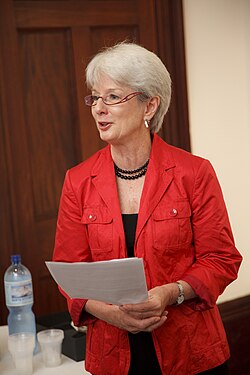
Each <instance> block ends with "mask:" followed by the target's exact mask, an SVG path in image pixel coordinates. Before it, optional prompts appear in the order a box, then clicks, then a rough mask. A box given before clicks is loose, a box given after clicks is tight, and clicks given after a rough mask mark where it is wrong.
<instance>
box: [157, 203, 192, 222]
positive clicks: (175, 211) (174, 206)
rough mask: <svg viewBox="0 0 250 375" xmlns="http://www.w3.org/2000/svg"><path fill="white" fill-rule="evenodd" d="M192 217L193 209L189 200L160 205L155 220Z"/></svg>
mask: <svg viewBox="0 0 250 375" xmlns="http://www.w3.org/2000/svg"><path fill="white" fill-rule="evenodd" d="M190 216H191V208H190V205H189V202H188V201H187V200H185V201H173V202H168V203H167V204H166V203H164V204H162V205H161V204H160V205H159V206H157V207H156V209H155V211H154V213H153V219H154V220H156V221H161V220H173V219H182V218H187V217H190Z"/></svg>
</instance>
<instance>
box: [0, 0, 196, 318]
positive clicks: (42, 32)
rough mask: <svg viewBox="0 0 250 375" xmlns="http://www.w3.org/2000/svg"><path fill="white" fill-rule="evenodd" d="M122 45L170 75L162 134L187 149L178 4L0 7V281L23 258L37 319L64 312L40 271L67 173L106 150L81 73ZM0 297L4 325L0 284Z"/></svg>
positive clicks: (24, 3) (135, 1)
mask: <svg viewBox="0 0 250 375" xmlns="http://www.w3.org/2000/svg"><path fill="white" fill-rule="evenodd" d="M124 39H128V40H133V41H138V42H139V43H141V44H142V45H144V46H145V47H147V48H149V49H151V50H153V51H155V52H156V53H158V54H160V56H161V57H162V59H163V61H165V63H166V64H167V66H168V67H169V69H170V72H171V70H172V72H171V74H172V78H173V81H174V82H175V81H176V87H177V86H178V88H179V90H180V91H179V92H178V96H177V95H174V98H173V102H172V103H173V104H172V108H171V113H170V115H169V118H168V120H167V123H168V124H167V125H168V128H169V132H163V133H162V135H163V137H164V138H166V139H168V140H169V141H170V142H171V143H173V144H176V145H178V146H180V147H183V148H187V149H188V148H189V137H188V120H187V119H188V115H187V100H186V86H185V85H186V81H185V59H184V49H183V29H182V8H181V1H171V0H170V1H164V0H158V1H157V0H123V1H122V0H116V1H108V0H102V1H101V0H99V1H97V0H92V1H85V0H60V1H58V0H57V1H54V0H50V1H41V0H40V1H34V0H33V1H31V0H1V2H0V45H1V47H0V48H1V49H0V78H1V86H0V91H1V102H0V103H1V104H0V105H1V107H0V111H1V113H0V137H1V139H0V146H1V147H0V158H1V159H0V160H1V163H0V173H1V184H0V204H1V210H0V225H1V229H0V233H1V236H0V254H1V256H0V260H1V263H0V276H1V279H3V273H4V271H5V269H6V268H7V267H8V265H9V262H10V261H9V258H10V255H11V254H12V253H21V255H22V259H23V263H24V264H25V265H26V266H27V267H28V268H29V269H30V271H31V273H32V276H33V285H34V297H35V304H34V311H35V314H36V315H37V316H42V315H45V314H49V313H53V312H59V311H63V310H66V304H65V300H64V299H63V298H62V297H61V296H60V294H59V292H58V290H57V287H56V285H55V283H54V281H53V280H52V279H51V277H50V275H49V273H48V271H47V269H46V266H45V263H44V262H45V260H49V259H51V256H52V252H53V244H54V235H55V226H56V218H57V209H58V203H59V197H60V193H61V187H62V183H63V178H64V175H65V172H66V170H67V169H68V168H70V167H72V166H73V165H75V164H77V163H79V162H80V161H82V160H84V159H86V158H87V157H88V156H90V155H91V154H93V153H94V152H95V151H96V150H98V149H99V148H100V147H103V144H102V142H101V141H100V140H99V136H98V133H97V131H96V128H95V125H94V123H93V120H92V118H91V115H90V111H89V109H88V108H85V106H84V104H83V97H84V96H85V95H86V94H87V91H86V88H85V84H84V69H85V67H86V65H87V62H88V61H89V59H90V58H91V56H93V55H94V54H95V53H96V52H97V51H98V50H99V49H100V48H101V47H103V46H105V45H111V44H113V43H114V42H117V41H121V40H124ZM178 59H179V60H178ZM177 60H178V61H177ZM171 129H172V130H171ZM173 129H175V130H174V131H173ZM178 133H179V134H178ZM0 298H1V308H0V318H1V320H0V323H5V322H6V314H7V309H6V308H5V307H4V293H3V286H2V285H1V289H0Z"/></svg>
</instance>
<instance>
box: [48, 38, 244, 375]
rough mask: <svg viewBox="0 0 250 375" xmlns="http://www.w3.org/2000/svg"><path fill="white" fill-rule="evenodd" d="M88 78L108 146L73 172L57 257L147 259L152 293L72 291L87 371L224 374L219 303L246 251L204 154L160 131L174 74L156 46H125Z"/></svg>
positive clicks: (101, 57)
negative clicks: (103, 298)
mask: <svg viewBox="0 0 250 375" xmlns="http://www.w3.org/2000/svg"><path fill="white" fill-rule="evenodd" d="M86 76H87V85H88V87H89V88H90V90H91V95H89V96H87V97H86V98H85V103H86V105H88V106H90V107H91V112H92V115H93V117H94V119H95V122H96V126H97V129H98V132H99V134H100V137H101V139H102V140H103V141H106V142H107V143H108V146H107V147H106V148H104V149H102V150H100V151H98V152H97V153H96V154H94V155H93V156H92V157H91V158H89V159H88V160H86V161H84V162H83V163H81V164H79V165H78V166H76V167H74V168H72V169H70V170H69V171H68V172H67V174H66V178H65V182H64V186H63V191H62V196H61V202H60V209H59V216H58V224H57V232H56V242H55V250H54V257H53V258H54V260H55V261H66V262H78V261H79V262H82V261H84V262H95V261H101V260H109V259H115V258H125V257H134V256H136V257H139V258H143V261H144V267H145V275H146V281H147V287H148V300H147V301H145V302H143V303H139V304H134V305H123V306H115V305H110V304H106V303H103V302H99V301H93V300H86V299H72V300H71V299H70V298H69V297H68V296H67V295H66V298H67V300H68V306H69V311H70V313H71V316H72V319H73V321H74V324H75V325H76V326H82V325H87V326H88V330H87V345H86V360H85V365H86V369H87V370H88V371H89V372H90V373H91V374H93V375H108V374H110V375H126V374H129V375H146V374H150V375H158V374H164V375H170V374H171V375H192V374H198V373H202V374H225V373H226V365H225V364H226V361H227V360H228V358H229V348H228V344H227V340H226V335H225V332H224V329H223V325H222V322H221V318H220V316H219V312H218V309H217V307H216V300H217V298H218V296H219V295H220V294H221V293H222V292H223V290H224V289H225V288H226V286H227V285H228V284H229V283H230V282H232V281H233V280H235V279H236V277H237V271H238V268H239V265H240V263H241V256H240V254H239V252H238V251H237V249H236V248H235V245H234V240H233V235H232V232H231V228H230V224H229V220H228V215H227V211H226V207H225V203H224V200H223V196H222V192H221V189H220V186H219V183H218V180H217V178H216V175H215V172H214V170H213V168H212V166H211V164H210V163H209V161H207V160H205V159H203V158H201V157H197V156H193V155H191V154H190V153H188V152H186V151H183V150H180V149H178V148H175V147H173V146H170V145H168V144H166V143H165V142H164V141H163V140H162V139H161V138H160V137H159V136H157V134H156V133H157V132H158V131H159V129H160V128H161V126H162V122H163V118H164V116H165V114H166V112H167V110H168V107H169V103H170V97H171V80H170V76H169V73H168V71H167V69H166V67H165V66H164V65H163V63H162V62H161V60H160V59H159V58H158V57H157V56H156V55H155V54H154V53H152V52H150V51H148V50H146V49H145V48H143V47H141V46H139V45H136V44H133V43H131V44H130V43H121V44H117V45H115V46H113V47H111V48H107V49H105V50H103V51H101V52H100V53H98V54H97V55H96V56H95V57H94V58H93V59H92V60H91V61H90V63H89V65H88V67H87V70H86ZM128 278H129V275H128ZM62 293H63V292H62ZM64 295H65V293H64Z"/></svg>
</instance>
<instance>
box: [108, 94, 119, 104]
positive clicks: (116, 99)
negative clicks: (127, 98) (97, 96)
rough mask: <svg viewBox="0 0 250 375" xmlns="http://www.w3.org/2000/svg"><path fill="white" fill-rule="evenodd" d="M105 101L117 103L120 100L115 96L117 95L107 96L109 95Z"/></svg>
mask: <svg viewBox="0 0 250 375" xmlns="http://www.w3.org/2000/svg"><path fill="white" fill-rule="evenodd" d="M107 100H108V101H109V102H117V101H119V100H120V97H119V96H117V95H115V94H109V95H108V96H107Z"/></svg>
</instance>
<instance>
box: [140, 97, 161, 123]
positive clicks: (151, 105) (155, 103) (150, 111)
mask: <svg viewBox="0 0 250 375" xmlns="http://www.w3.org/2000/svg"><path fill="white" fill-rule="evenodd" d="M160 102H161V99H160V97H159V96H153V97H152V98H150V99H149V100H148V102H147V104H146V107H145V113H144V115H145V116H147V118H148V120H151V119H152V118H153V117H154V115H155V113H156V111H157V109H158V107H159V105H160Z"/></svg>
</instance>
